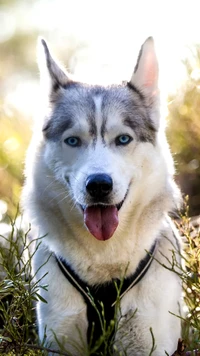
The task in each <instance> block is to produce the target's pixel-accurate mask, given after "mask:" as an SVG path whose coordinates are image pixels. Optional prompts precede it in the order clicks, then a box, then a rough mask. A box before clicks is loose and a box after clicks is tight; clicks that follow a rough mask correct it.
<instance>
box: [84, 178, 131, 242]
mask: <svg viewBox="0 0 200 356" xmlns="http://www.w3.org/2000/svg"><path fill="white" fill-rule="evenodd" d="M85 187H86V192H87V194H88V195H89V198H90V201H91V203H90V204H89V205H86V206H85V207H83V206H82V210H83V214H84V223H85V226H86V227H87V229H88V230H89V232H90V233H91V234H92V235H93V236H94V237H95V238H96V239H97V240H101V241H105V240H108V239H110V238H111V237H112V235H113V234H114V232H115V230H116V228H117V226H118V224H119V219H118V211H119V209H120V208H121V207H122V205H123V202H124V200H125V198H126V195H127V194H126V195H125V197H124V199H123V201H121V202H120V203H118V204H115V205H114V204H113V203H112V199H111V193H112V191H113V181H112V178H111V177H110V176H109V175H108V174H101V173H98V174H91V175H89V176H88V178H87V180H86V183H85Z"/></svg>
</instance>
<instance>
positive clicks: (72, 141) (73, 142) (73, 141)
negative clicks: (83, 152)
mask: <svg viewBox="0 0 200 356" xmlns="http://www.w3.org/2000/svg"><path fill="white" fill-rule="evenodd" d="M64 142H65V143H66V144H67V145H69V146H71V147H78V146H80V145H81V140H80V138H78V137H74V136H72V137H68V138H66V139H65V140H64Z"/></svg>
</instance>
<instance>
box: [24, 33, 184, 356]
mask: <svg viewBox="0 0 200 356" xmlns="http://www.w3.org/2000/svg"><path fill="white" fill-rule="evenodd" d="M39 46H40V62H41V64H40V69H41V78H42V80H43V81H45V80H46V82H47V84H48V85H47V86H46V87H45V90H46V95H47V97H48V99H47V107H46V112H45V115H44V119H43V123H42V125H43V126H42V129H41V130H37V131H36V132H35V134H34V135H33V139H32V142H31V144H30V148H29V150H28V156H27V163H26V172H25V174H26V182H25V187H24V191H23V209H24V211H25V213H26V215H27V217H28V219H29V221H30V223H31V226H32V234H33V236H34V237H35V238H37V237H42V236H43V239H42V243H41V244H40V245H39V246H38V249H37V252H36V253H35V255H34V257H33V271H34V274H36V279H37V280H40V279H41V278H42V277H43V276H44V277H43V279H42V282H40V283H42V284H45V285H47V286H48V287H47V289H41V296H42V297H43V298H44V299H45V300H46V301H47V303H44V302H42V301H39V302H38V304H37V320H38V326H39V336H40V339H41V340H43V338H44V335H45V340H46V341H45V342H46V345H51V348H53V349H55V350H60V349H62V347H63V348H65V349H66V350H68V352H69V353H70V354H72V355H73V356H84V355H89V354H100V353H98V352H101V355H110V354H111V355H112V354H114V355H118V354H119V352H121V355H129V356H132V355H134V356H136V355H137V356H139V355H141V356H147V355H149V354H150V352H152V351H153V349H154V351H153V355H155V356H161V355H164V354H165V351H166V352H167V353H168V354H169V355H170V354H172V353H173V352H174V350H175V349H176V344H177V340H178V338H179V337H180V333H181V330H180V319H179V318H178V317H176V316H173V315H172V313H173V314H179V301H180V295H181V285H180V281H179V278H178V276H177V274H176V273H173V272H171V271H170V270H169V269H170V268H169V269H167V268H164V267H163V266H162V264H165V265H167V264H168V267H170V261H171V260H172V250H176V248H178V247H176V246H177V244H178V241H177V237H176V234H175V232H174V228H173V225H172V223H171V221H170V218H169V216H168V213H169V212H171V211H172V210H173V209H174V208H175V207H176V206H177V202H178V200H179V190H178V188H177V186H176V184H175V183H174V180H173V174H174V168H173V161H172V157H171V155H170V151H169V148H168V145H167V142H166V138H165V134H164V129H163V125H162V124H161V123H160V113H159V90H158V62H157V57H156V53H155V48H154V42H153V39H152V38H148V39H147V40H146V42H145V43H144V44H143V46H142V48H141V51H140V53H139V57H138V61H137V64H136V67H135V70H134V72H133V74H132V77H131V80H130V81H129V82H126V83H123V84H120V85H111V86H105V87H104V86H100V85H88V84H83V83H80V82H77V81H74V80H72V79H71V78H70V76H69V74H68V73H66V72H65V70H64V69H62V68H61V67H60V65H58V64H57V62H56V61H55V60H54V59H53V57H52V56H51V54H50V51H49V49H48V47H47V44H46V42H45V41H44V40H43V39H42V40H41V41H40V45H39ZM40 266H42V267H40ZM116 300H118V301H117V302H116ZM94 304H96V307H95V306H94ZM116 305H118V309H117V307H116ZM114 310H115V312H114ZM101 312H102V314H103V315H104V318H105V320H104V323H103V326H104V327H105V328H104V330H102V324H101V322H100V317H99V314H101ZM114 319H115V321H116V320H117V321H116V325H117V326H116V327H114V328H113V331H112V326H113V324H114V322H113V320H114ZM109 330H110V331H112V332H111V333H110V336H108V334H109ZM106 333H107V334H106ZM102 334H103V337H102ZM106 335H107V336H106ZM106 337H107V340H108V339H109V338H110V339H109V342H110V344H112V349H108V347H107V346H106V345H107V344H106V343H105V339H106ZM153 339H155V345H154V346H152V340H153ZM97 344H98V345H100V346H99V349H97V348H96V349H95V345H97ZM87 345H89V347H90V351H88V349H87ZM106 347H107V348H106ZM95 350H96V351H95ZM95 352H96V353H95Z"/></svg>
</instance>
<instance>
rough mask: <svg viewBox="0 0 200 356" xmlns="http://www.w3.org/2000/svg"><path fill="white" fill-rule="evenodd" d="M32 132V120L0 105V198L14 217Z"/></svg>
mask: <svg viewBox="0 0 200 356" xmlns="http://www.w3.org/2000/svg"><path fill="white" fill-rule="evenodd" d="M30 133H31V132H30V122H28V121H27V120H25V119H24V118H22V117H19V113H17V112H16V111H14V110H8V107H7V108H6V107H3V105H2V107H0V142H1V144H0V181H1V184H0V198H1V199H2V200H3V201H4V202H6V203H7V205H8V214H9V216H12V217H14V214H15V211H16V208H17V204H18V202H19V196H20V192H21V186H22V181H23V165H24V156H25V150H26V148H27V146H28V142H29V140H30ZM0 210H1V207H0ZM0 212H1V211H0ZM0 220H1V218H0Z"/></svg>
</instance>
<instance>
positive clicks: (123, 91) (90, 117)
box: [44, 82, 155, 141]
mask: <svg viewBox="0 0 200 356" xmlns="http://www.w3.org/2000/svg"><path fill="white" fill-rule="evenodd" d="M111 119H112V125H113V120H115V122H114V123H115V125H118V124H119V125H122V124H123V125H126V126H130V127H131V129H133V130H134V131H135V132H136V135H137V136H138V138H139V139H141V140H142V141H153V136H152V132H153V131H154V129H153V127H152V125H151V122H150V120H149V118H148V112H147V110H146V108H145V106H144V102H142V99H141V97H140V95H138V93H137V92H134V91H132V90H131V89H129V88H128V86H126V85H113V86H110V87H103V86H90V85H84V84H79V83H74V82H72V83H70V84H68V85H67V86H66V88H64V89H63V90H62V95H61V96H60V97H59V99H58V101H57V103H56V104H55V107H54V110H53V113H52V116H51V118H50V120H49V121H48V124H47V125H46V128H45V130H44V131H45V134H46V137H47V138H49V139H53V140H55V139H59V138H60V136H61V135H62V133H63V132H64V131H65V130H67V129H69V128H72V127H73V126H76V124H77V123H79V124H80V125H82V124H83V125H85V123H87V127H88V129H89V132H90V134H92V135H97V132H101V135H102V136H103V134H104V133H105V132H106V131H107V130H108V128H109V126H110V125H109V122H110V121H111ZM85 127H86V126H85ZM154 136H155V135H154Z"/></svg>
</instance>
